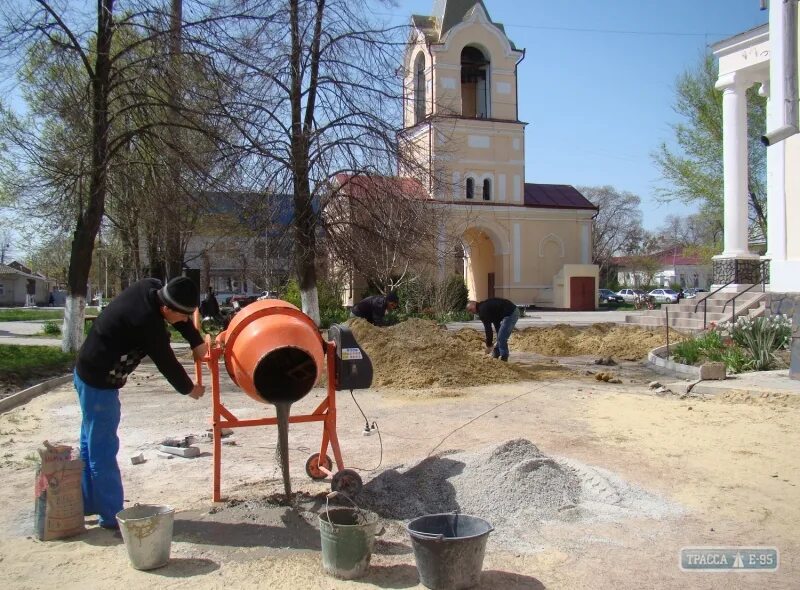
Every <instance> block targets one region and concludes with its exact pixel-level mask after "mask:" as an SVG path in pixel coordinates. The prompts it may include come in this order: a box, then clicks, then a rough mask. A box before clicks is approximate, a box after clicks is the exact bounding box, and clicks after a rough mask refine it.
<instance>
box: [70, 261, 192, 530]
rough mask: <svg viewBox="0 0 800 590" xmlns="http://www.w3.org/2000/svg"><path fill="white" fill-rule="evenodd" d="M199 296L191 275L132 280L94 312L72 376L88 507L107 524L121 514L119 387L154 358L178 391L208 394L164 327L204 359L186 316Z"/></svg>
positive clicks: (110, 525) (114, 525)
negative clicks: (79, 414)
mask: <svg viewBox="0 0 800 590" xmlns="http://www.w3.org/2000/svg"><path fill="white" fill-rule="evenodd" d="M197 299H198V293H197V287H195V285H194V283H193V282H192V281H191V280H190V279H188V278H186V277H178V278H176V279H172V280H171V281H169V282H168V283H167V284H166V285H165V286H163V287H162V285H161V282H160V281H158V280H156V279H144V280H142V281H139V282H137V283H134V284H133V285H131V286H130V287H128V288H127V289H125V290H124V291H123V292H122V293H120V294H119V295H118V296H117V297H116V298H115V299H114V300H113V301H112V302H111V303H110V304H109V305H108V306H107V307H106V308H105V309H104V310H103V312H102V313H101V314H100V315H99V316H98V317H97V319H96V320H95V321H94V324H93V325H92V329H91V330H90V331H89V334H88V336H87V337H86V341H85V342H84V343H83V346H82V347H81V350H80V352H79V353H78V359H77V362H76V364H75V372H74V377H73V379H74V383H75V389H76V390H77V392H78V399H79V401H80V406H81V411H82V414H83V419H82V422H81V437H80V447H81V459H83V462H84V470H83V480H82V488H83V508H84V512H85V513H86V514H87V515H88V514H98V515H99V517H100V526H101V527H103V528H110V529H113V528H117V527H118V525H117V521H116V514H117V512H119V511H120V510H122V502H123V491H122V478H121V477H120V472H119V466H118V465H117V452H118V451H119V438H118V437H117V428H118V426H119V419H120V402H119V388H120V387H122V386H123V385H125V382H126V381H127V379H128V375H130V374H131V373H132V372H133V370H134V369H135V368H136V367H137V366H138V365H139V362H140V361H141V360H142V358H144V357H145V356H149V357H150V358H151V359H152V360H153V362H154V363H155V365H156V367H157V368H158V370H159V371H161V374H162V375H164V377H166V378H167V381H169V383H170V384H171V385H172V386H173V387H174V388H175V389H176V390H177V391H178V392H179V393H182V394H183V395H188V396H189V397H191V398H192V399H200V397H202V395H203V393H204V391H205V388H204V387H203V386H202V385H197V384H195V383H193V382H192V380H191V379H190V378H189V376H188V375H187V374H186V371H185V370H184V368H183V366H182V365H181V364H180V362H178V359H177V358H175V353H174V352H173V351H172V348H171V347H170V345H169V332H168V331H167V328H166V326H165V325H164V321H165V320H166V321H167V322H169V323H170V324H172V325H173V326H174V327H175V329H176V330H178V332H180V334H181V335H182V336H183V337H184V338H186V340H187V341H188V342H189V345H190V346H191V347H192V354H193V355H194V358H195V360H200V359H202V358H203V357H204V356H205V355H206V353H207V347H206V345H205V343H204V342H203V338H202V337H201V336H200V334H199V332H198V331H197V329H195V327H194V326H193V325H192V323H191V322H190V320H189V318H190V316H191V314H192V313H194V310H195V308H196V307H197Z"/></svg>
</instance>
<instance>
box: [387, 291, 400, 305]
mask: <svg viewBox="0 0 800 590" xmlns="http://www.w3.org/2000/svg"><path fill="white" fill-rule="evenodd" d="M386 303H400V298H399V297H398V296H397V293H395V292H394V291H391V292H389V294H388V295H387V296H386Z"/></svg>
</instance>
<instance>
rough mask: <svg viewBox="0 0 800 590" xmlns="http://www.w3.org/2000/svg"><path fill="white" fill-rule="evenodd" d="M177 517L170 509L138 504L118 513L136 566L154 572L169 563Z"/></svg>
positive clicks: (132, 562)
mask: <svg viewBox="0 0 800 590" xmlns="http://www.w3.org/2000/svg"><path fill="white" fill-rule="evenodd" d="M174 518H175V509H174V508H171V507H169V506H157V505H150V504H136V505H135V506H134V507H133V508H126V509H125V510H120V511H119V512H117V522H118V523H119V530H120V532H121V533H122V540H123V541H125V547H126V548H127V549H128V557H129V558H130V560H131V565H132V566H133V567H135V568H136V569H137V570H152V569H156V568H157V567H161V566H163V565H166V564H167V562H168V561H169V551H170V546H171V545H172V523H173V520H174Z"/></svg>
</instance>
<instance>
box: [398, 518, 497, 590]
mask: <svg viewBox="0 0 800 590" xmlns="http://www.w3.org/2000/svg"><path fill="white" fill-rule="evenodd" d="M406 530H408V534H409V535H410V536H411V547H412V548H413V549H414V559H415V560H416V562H417V570H418V571H419V579H420V581H421V582H422V584H423V585H424V586H425V587H426V588H431V589H432V590H460V589H462V588H472V587H473V586H477V585H478V583H479V582H480V580H481V570H482V569H483V556H484V554H485V553H486V541H487V540H488V539H489V533H491V532H492V531H493V530H494V527H492V525H491V524H489V522H488V521H486V520H484V519H482V518H479V517H477V516H468V515H466V514H453V513H449V514H428V515H426V516H420V517H419V518H415V519H414V520H412V521H411V522H409V523H408V524H407V525H406Z"/></svg>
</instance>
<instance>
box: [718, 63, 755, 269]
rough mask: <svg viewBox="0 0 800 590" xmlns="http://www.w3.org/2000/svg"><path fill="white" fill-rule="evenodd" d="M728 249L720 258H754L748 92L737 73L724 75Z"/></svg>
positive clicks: (725, 194)
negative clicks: (749, 225) (750, 232)
mask: <svg viewBox="0 0 800 590" xmlns="http://www.w3.org/2000/svg"><path fill="white" fill-rule="evenodd" d="M716 87H717V89H720V90H722V160H723V168H724V222H725V235H724V250H723V252H722V255H721V256H720V258H752V257H753V255H752V254H750V252H749V250H748V246H747V206H748V191H747V97H746V95H745V91H746V90H747V86H746V84H744V83H743V82H742V80H741V78H740V77H739V76H737V75H736V74H735V73H732V74H725V75H724V76H721V77H720V78H719V80H718V81H717V84H716Z"/></svg>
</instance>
